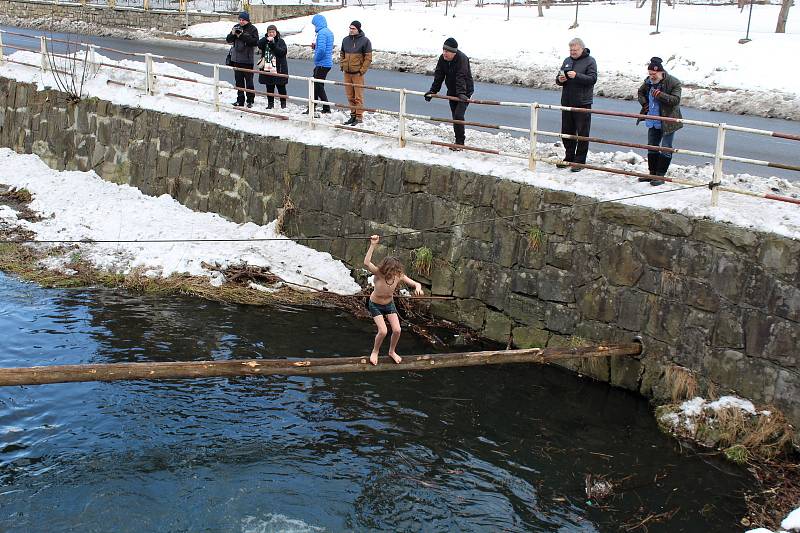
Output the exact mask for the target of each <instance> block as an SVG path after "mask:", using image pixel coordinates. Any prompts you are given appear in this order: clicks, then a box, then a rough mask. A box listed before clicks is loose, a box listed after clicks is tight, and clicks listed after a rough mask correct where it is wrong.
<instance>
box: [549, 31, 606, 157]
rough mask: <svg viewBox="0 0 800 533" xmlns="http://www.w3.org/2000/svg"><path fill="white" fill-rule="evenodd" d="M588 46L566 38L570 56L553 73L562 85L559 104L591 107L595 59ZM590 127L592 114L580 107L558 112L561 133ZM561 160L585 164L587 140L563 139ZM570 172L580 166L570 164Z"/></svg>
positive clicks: (583, 134) (582, 132)
mask: <svg viewBox="0 0 800 533" xmlns="http://www.w3.org/2000/svg"><path fill="white" fill-rule="evenodd" d="M589 52H590V51H589V49H588V48H586V45H585V44H583V41H582V40H580V39H578V38H577V37H576V38H574V39H572V40H571V41H570V42H569V57H567V58H566V59H565V60H564V62H563V63H562V64H561V70H559V71H558V76H556V85H558V86H560V87H561V88H562V89H561V105H562V106H565V107H582V108H584V109H591V108H592V102H593V99H594V84H595V83H597V63H596V62H595V60H594V58H593V57H592V56H590V55H589ZM591 127H592V114H591V113H584V112H581V111H562V112H561V133H565V134H567V135H577V136H579V137H588V136H589V130H590V129H591ZM563 142H564V151H565V152H566V153H565V155H564V163H561V164H559V165H558V166H559V167H567V166H570V165H569V163H582V164H586V154H587V153H588V152H589V141H576V140H575V139H563ZM570 170H572V172H580V171H581V170H582V169H581V167H572V168H571V169H570Z"/></svg>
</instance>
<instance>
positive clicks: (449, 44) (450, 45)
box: [442, 37, 458, 52]
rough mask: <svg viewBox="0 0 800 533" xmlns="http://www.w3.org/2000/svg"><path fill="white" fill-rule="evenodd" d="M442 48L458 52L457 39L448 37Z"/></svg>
mask: <svg viewBox="0 0 800 533" xmlns="http://www.w3.org/2000/svg"><path fill="white" fill-rule="evenodd" d="M442 49H444V50H447V51H448V52H458V41H456V40H455V39H453V38H452V37H448V38H447V39H446V40H445V41H444V44H443V45H442Z"/></svg>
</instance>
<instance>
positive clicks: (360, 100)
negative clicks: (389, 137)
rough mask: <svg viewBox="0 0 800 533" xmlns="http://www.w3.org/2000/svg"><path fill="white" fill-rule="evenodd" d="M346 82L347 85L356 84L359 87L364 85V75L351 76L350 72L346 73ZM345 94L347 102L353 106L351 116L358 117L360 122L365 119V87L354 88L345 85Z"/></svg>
mask: <svg viewBox="0 0 800 533" xmlns="http://www.w3.org/2000/svg"><path fill="white" fill-rule="evenodd" d="M344 82H345V83H355V84H358V85H364V75H363V74H358V73H356V74H350V73H349V72H345V73H344ZM344 93H345V94H346V95H347V101H348V102H349V103H350V105H351V106H352V107H351V109H350V115H351V116H354V117H356V118H357V119H358V120H363V119H364V88H363V87H353V86H352V85H345V86H344Z"/></svg>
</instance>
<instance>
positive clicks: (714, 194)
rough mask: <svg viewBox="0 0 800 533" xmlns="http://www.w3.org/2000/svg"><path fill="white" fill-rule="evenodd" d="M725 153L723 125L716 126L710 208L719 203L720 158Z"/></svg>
mask: <svg viewBox="0 0 800 533" xmlns="http://www.w3.org/2000/svg"><path fill="white" fill-rule="evenodd" d="M724 153H725V123H724V122H723V123H721V124H719V125H718V126H717V149H716V151H715V152H714V176H713V177H712V178H711V206H712V207H717V204H718V203H719V190H718V188H717V187H718V186H719V184H720V183H721V182H722V156H723V155H724Z"/></svg>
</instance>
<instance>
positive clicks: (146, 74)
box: [0, 31, 800, 206]
mask: <svg viewBox="0 0 800 533" xmlns="http://www.w3.org/2000/svg"><path fill="white" fill-rule="evenodd" d="M3 34H8V35H16V36H20V37H27V38H30V39H36V40H38V41H39V47H38V49H32V48H24V47H19V46H11V45H8V44H6V45H3V40H2V36H3ZM48 41H51V42H54V43H68V44H72V45H75V43H74V42H69V41H64V40H60V39H55V38H49V37H45V36H31V35H26V34H22V33H14V32H8V31H0V62H2V61H8V62H11V63H17V64H22V65H27V66H30V67H35V68H39V69H41V70H42V71H46V70H48V69H53V68H54V67H53V65H50V64H48V63H49V62H48V60H47V57H48V56H50V57H59V58H65V59H68V60H75V61H82V62H84V63H85V64H86V67H87V68H90V69H93V70H95V71H96V70H97V69H99V68H101V67H105V68H111V69H121V70H126V71H130V72H136V73H139V74H141V75H142V79H143V82H144V84H143V85H142V86H141V87H138V88H139V89H140V90H142V91H143V92H145V93H146V94H148V95H154V94H156V92H157V90H158V89H157V86H158V78H164V79H170V80H176V81H182V82H189V83H195V84H199V85H205V86H208V87H210V88H211V97H210V99H205V98H198V97H195V96H187V95H183V94H178V93H172V92H165V93H163V94H164V96H168V97H171V98H177V99H183V100H190V101H193V102H196V103H199V104H206V105H209V106H212V107H213V108H214V110H215V111H216V112H220V111H222V110H223V109H224V108H231V109H236V110H237V111H239V112H244V113H250V114H254V115H261V116H266V117H271V118H275V119H278V120H287V121H296V122H301V123H304V124H307V126H308V127H310V128H315V127H317V126H324V127H330V128H335V129H343V130H349V131H355V132H361V133H366V134H370V135H375V136H379V137H385V138H396V139H397V142H398V145H399V146H400V147H405V146H406V145H407V144H408V143H415V144H422V145H433V146H443V147H449V148H454V149H458V150H467V151H473V152H478V153H484V154H493V155H498V156H506V157H512V158H518V159H527V161H528V168H529V169H530V170H535V169H536V165H537V162H540V161H541V162H545V163H551V164H566V165H568V166H571V167H577V168H586V169H591V170H597V171H601V172H607V173H612V174H618V175H624V176H630V177H637V178H645V179H658V180H661V181H666V182H672V183H675V184H680V185H688V186H693V187H696V186H698V185H703V183H698V182H696V181H691V180H687V179H683V178H678V177H674V176H672V177H667V176H652V175H650V174H644V173H641V172H635V171H630V170H623V169H619V168H613V167H603V166H597V165H591V164H582V163H574V162H569V163H567V162H562V161H561V160H556V159H552V158H548V157H544V156H540V155H539V154H538V152H537V150H538V147H537V144H538V141H539V137H540V136H541V137H551V138H557V139H574V140H577V141H587V142H593V143H600V144H608V145H614V146H622V147H629V148H638V149H643V150H648V151H656V152H664V153H669V154H685V155H692V156H697V157H705V158H709V159H711V160H713V173H712V178H711V181H710V182H708V183H706V184H705V185H707V186H708V188H709V189H710V190H711V205H712V206H717V205H718V202H719V192H729V193H734V194H742V195H747V196H753V197H759V198H765V199H769V200H777V201H781V202H787V203H793V204H798V205H800V199H798V198H791V197H786V196H779V195H775V194H770V193H761V192H754V191H749V190H746V189H739V188H734V187H728V186H724V185H722V184H721V182H722V177H723V162H724V161H736V162H740V163H747V164H752V165H759V166H765V167H772V168H780V169H785V170H790V171H796V172H800V164H797V165H793V164H784V163H775V162H770V161H764V160H758V159H751V158H746V157H739V156H733V155H726V154H725V152H724V149H725V137H726V133H727V132H728V131H736V132H742V133H749V134H753V135H761V136H768V137H776V138H781V139H787V140H792V141H800V135H793V134H788V133H780V132H775V131H769V130H762V129H757V128H747V127H742V126H735V125H731V124H726V123H715V122H704V121H699V120H690V119H676V118H670V117H659V120H661V121H664V122H677V123H681V124H684V125H688V126H698V127H704V128H711V129H714V130H716V147H715V150H714V152H713V153H711V152H702V151H697V150H689V149H684V148H669V147H662V146H652V145H647V144H637V143H631V142H626V141H620V140H612V139H603V138H600V137H581V136H577V135H568V134H563V133H559V132H551V131H545V130H540V129H539V128H538V122H539V113H540V111H541V110H553V111H572V112H578V113H591V114H597V115H607V116H616V117H627V118H636V119H647V118H651V119H652V117H651V116H647V115H641V114H637V113H623V112H617V111H608V110H602V109H584V108H572V107H565V106H559V105H548V104H540V103H538V102H533V103H526V102H503V101H497V100H480V99H470V100H468V102H469V103H471V104H478V105H489V106H502V107H514V108H520V109H522V110H525V112H526V113H528V114H529V115H530V127H529V128H519V127H513V126H505V125H499V124H486V123H480V122H474V121H467V120H452V119H448V118H439V117H433V116H429V115H420V114H414V113H409V112H407V100H408V98H409V97H410V96H414V97H423V96H425V93H424V92H421V91H414V90H410V89H405V88H401V89H397V88H394V87H380V86H373V85H360V86H359V87H362V88H364V89H368V90H374V91H383V92H389V93H395V94H397V96H398V111H392V110H386V109H377V108H368V107H362V108H361V109H362V110H363V111H365V112H370V113H376V114H382V115H387V116H393V117H396V118H397V119H398V128H397V133H396V134H395V135H392V134H388V133H384V132H379V131H374V130H369V129H366V128H364V127H356V126H347V125H343V124H330V123H327V122H325V121H322V120H319V119H318V117H317V116H315V113H314V112H313V110H314V108H315V106H331V107H334V108H340V109H346V110H350V111H351V112H352V111H354V107H353V106H351V105H349V104H339V103H336V102H332V101H321V100H315V99H314V84H315V83H321V84H326V85H342V86H345V85H353V84H348V83H345V82H342V81H336V80H321V79H315V78H311V77H306V76H296V75H290V74H278V73H269V75H270V76H275V77H283V78H287V79H292V80H298V81H301V82H303V83H306V84H307V87H308V93H307V94H308V95H307V96H306V97H297V96H289V95H287V96H284V95H280V94H278V93H269V92H265V91H258V90H255V89H244V88H237V87H232V86H229V85H227V82H225V83H221V82H220V71H221V70H222V69H227V70H231V71H237V70H238V71H241V72H247V73H252V74H254V75H255V74H264V72H262V71H258V70H252V69H243V68H237V67H231V66H227V65H221V64H216V63H207V62H203V61H194V60H188V59H180V58H175V57H169V56H160V55H156V54H149V53H144V54H142V53H134V52H124V51H121V50H116V49H113V48H106V47H101V46H96V45H91V44H86V43H80V46H82V47H84V48H85V49H86V54H85V56H84V57H83V58H81V57H79V56H78V54H77V53H76V54H73V55H63V54H57V53H54V52H52V51H49V50H48V47H47V42H48ZM4 47H5V48H12V49H15V50H25V51H29V52H34V53H38V54H40V56H41V61H40V64H38V65H36V64H29V63H24V62H20V61H16V60H12V59H9V58H7V57H6V56H5V55H4ZM97 50H105V51H109V52H112V53H116V54H121V55H124V56H127V57H132V58H138V59H142V60H143V67H144V68H143V69H136V68H131V67H126V66H123V65H114V64H107V63H102V62H99V61H98V60H97ZM155 59H158V60H163V61H170V62H174V63H184V64H192V65H197V66H204V67H209V68H210V69H211V70H212V78H211V81H206V80H198V79H194V78H189V77H185V76H176V75H172V74H167V73H158V72H156V69H155V65H156V63H154V60H155ZM64 74H69V73H67V72H64ZM108 83H110V84H117V85H126V84H124V83H120V82H117V81H114V80H108ZM222 90H231V91H233V90H241V91H244V92H247V93H252V94H254V95H259V96H271V97H273V98H278V99H281V98H283V99H286V100H288V101H295V102H300V103H304V104H306V105H307V106H308V109H309V110H312V112H309V113H308V115H307V116H305V117H304V118H298V117H296V116H291V115H283V114H278V113H275V112H266V111H258V110H254V109H248V108H244V107H237V108H233V107H232V106H228V105H225V104H222V103H221V102H220V92H221V91H222ZM433 97H434V98H439V99H443V100H458V98H456V97H450V96H443V95H433ZM410 119H416V120H421V121H426V122H433V123H447V124H462V125H464V126H473V127H479V128H486V129H491V130H497V131H507V132H514V133H521V134H524V135H527V136H528V139H529V143H528V151H527V154H520V153H517V152H509V151H503V150H496V149H490V148H484V147H479V146H469V145H456V144H452V143H448V142H444V141H440V140H437V139H432V138H425V137H420V136H415V135H411V134H410V133H409V130H408V121H409V120H410Z"/></svg>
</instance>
